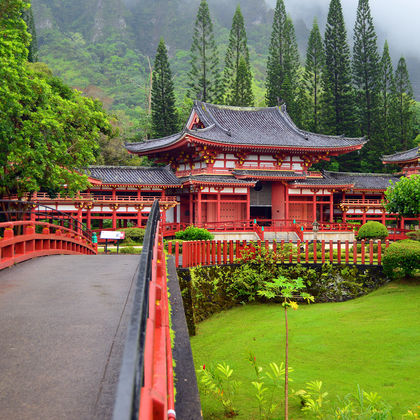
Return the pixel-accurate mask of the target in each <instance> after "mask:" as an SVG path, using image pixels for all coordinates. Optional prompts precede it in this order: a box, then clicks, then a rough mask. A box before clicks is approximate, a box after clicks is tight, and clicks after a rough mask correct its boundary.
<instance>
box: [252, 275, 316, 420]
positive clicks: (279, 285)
mask: <svg viewBox="0 0 420 420" xmlns="http://www.w3.org/2000/svg"><path fill="white" fill-rule="evenodd" d="M264 287H265V288H264V289H262V290H259V291H258V294H259V295H260V296H264V297H266V298H267V299H276V298H277V299H278V298H280V299H282V300H283V303H282V305H283V307H284V321H285V329H286V346H285V362H284V365H285V372H284V418H285V420H288V418H289V328H288V321H287V308H289V307H290V308H292V309H294V310H296V309H297V308H298V307H299V305H298V304H297V302H296V300H298V299H300V300H305V301H306V302H308V303H310V302H313V301H314V297H313V296H311V295H310V294H309V293H306V292H303V291H302V289H304V288H305V285H304V283H303V280H302V278H301V277H298V278H297V279H289V278H287V277H284V276H280V277H278V278H275V279H273V280H271V281H267V282H265V283H264Z"/></svg>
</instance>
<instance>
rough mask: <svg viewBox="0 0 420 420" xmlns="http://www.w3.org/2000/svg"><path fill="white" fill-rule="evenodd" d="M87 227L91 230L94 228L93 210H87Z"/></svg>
mask: <svg viewBox="0 0 420 420" xmlns="http://www.w3.org/2000/svg"><path fill="white" fill-rule="evenodd" d="M86 226H87V228H88V229H89V230H90V229H91V226H92V209H89V208H88V209H87V213H86Z"/></svg>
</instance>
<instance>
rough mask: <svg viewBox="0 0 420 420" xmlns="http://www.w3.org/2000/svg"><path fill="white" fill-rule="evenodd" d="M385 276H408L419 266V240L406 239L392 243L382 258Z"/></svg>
mask: <svg viewBox="0 0 420 420" xmlns="http://www.w3.org/2000/svg"><path fill="white" fill-rule="evenodd" d="M382 264H383V269H384V272H385V274H386V275H387V276H389V277H391V278H396V277H404V276H405V277H410V276H412V275H413V274H414V271H415V270H416V269H419V267H420V242H419V241H413V240H411V239H406V240H404V241H398V242H394V243H392V244H391V245H390V246H389V247H388V249H387V250H386V251H385V255H384V258H383V260H382Z"/></svg>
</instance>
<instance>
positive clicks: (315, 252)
mask: <svg viewBox="0 0 420 420" xmlns="http://www.w3.org/2000/svg"><path fill="white" fill-rule="evenodd" d="M316 244H317V242H316V239H314V240H313V242H312V246H313V251H314V263H315V264H316V261H317V257H318V252H317V249H316Z"/></svg>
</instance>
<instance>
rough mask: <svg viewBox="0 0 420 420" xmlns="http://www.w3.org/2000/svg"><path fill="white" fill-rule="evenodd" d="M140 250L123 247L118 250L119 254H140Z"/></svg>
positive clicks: (132, 247)
mask: <svg viewBox="0 0 420 420" xmlns="http://www.w3.org/2000/svg"><path fill="white" fill-rule="evenodd" d="M141 251H142V250H141V249H140V248H134V246H125V247H123V248H120V254H141Z"/></svg>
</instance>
